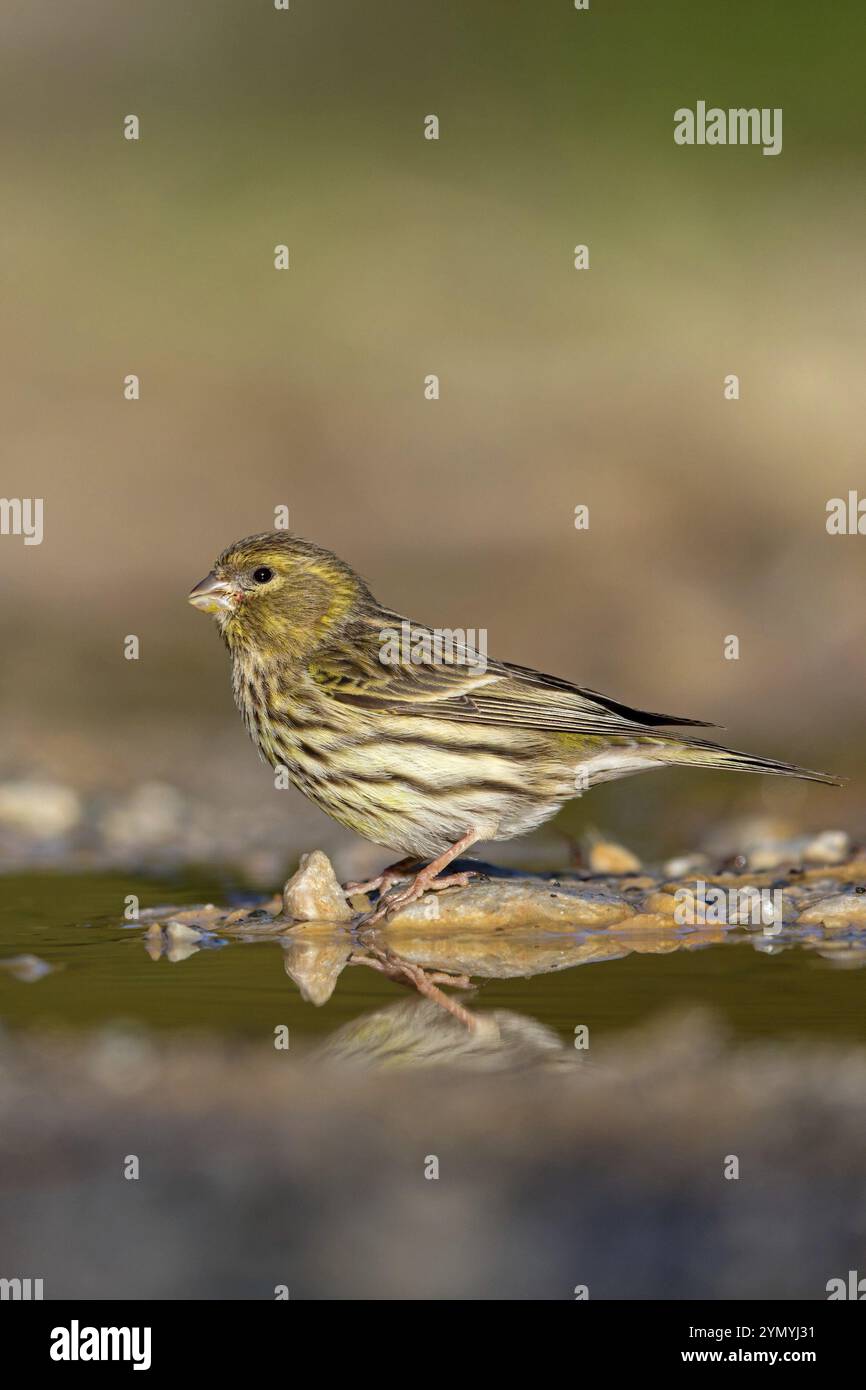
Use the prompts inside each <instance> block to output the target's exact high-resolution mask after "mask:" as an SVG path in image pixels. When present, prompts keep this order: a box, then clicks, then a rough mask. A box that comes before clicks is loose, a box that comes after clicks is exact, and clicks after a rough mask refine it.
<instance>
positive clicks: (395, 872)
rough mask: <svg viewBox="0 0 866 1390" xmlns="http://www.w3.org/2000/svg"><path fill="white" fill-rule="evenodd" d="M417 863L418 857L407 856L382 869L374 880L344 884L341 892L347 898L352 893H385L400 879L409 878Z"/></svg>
mask: <svg viewBox="0 0 866 1390" xmlns="http://www.w3.org/2000/svg"><path fill="white" fill-rule="evenodd" d="M417 863H418V856H417V855H414V854H409V855H407V856H406V858H405V859H401V860H399V862H398V863H396V864H389V865H388V867H387V869H383V870H382V872H381V873H380V874H377V876H376V877H375V878H368V879H366V880H365V882H363V883H344V884H343V892H344V893H345V894H346V897H347V898H351V897H352V894H353V893H375V892H376V891H377V890H378V892H380V893H385V892H387V890H388V889H389V888H390V887H391V886H392V885H393V884H394V883H396V882H397V880H398V879H400V878H410V877H411V872H410V871H411V869H412V867H413V865H415V864H417Z"/></svg>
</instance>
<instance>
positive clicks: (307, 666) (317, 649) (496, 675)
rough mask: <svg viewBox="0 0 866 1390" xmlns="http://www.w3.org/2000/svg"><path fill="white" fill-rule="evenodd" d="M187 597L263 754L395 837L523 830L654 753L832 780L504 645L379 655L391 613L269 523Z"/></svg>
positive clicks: (394, 623)
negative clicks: (225, 659) (721, 739)
mask: <svg viewBox="0 0 866 1390" xmlns="http://www.w3.org/2000/svg"><path fill="white" fill-rule="evenodd" d="M266 574H267V576H268V577H264V576H265V575H266ZM256 576H258V578H257V577H256ZM190 597H191V601H192V602H194V603H196V604H197V606H199V607H203V608H205V609H207V610H209V611H214V612H215V614H216V617H217V621H218V624H219V627H220V630H221V632H222V635H223V638H224V639H225V642H226V644H227V646H228V648H229V651H230V653H231V658H232V681H233V688H234V695H235V700H236V702H237V705H238V708H239V709H240V712H241V714H242V716H243V719H244V722H245V724H246V726H247V729H248V730H249V733H250V735H251V737H252V739H253V741H254V742H255V743H256V744H257V746H258V748H259V749H260V751H261V753H262V755H263V756H264V757H265V758H266V759H267V761H268V762H269V763H271V764H272V765H273V766H285V767H286V769H287V770H288V774H289V777H290V779H291V781H292V782H293V783H294V784H295V786H297V787H298V788H299V789H300V790H301V791H302V792H304V793H305V794H306V795H307V796H309V797H310V799H311V800H312V801H314V802H316V803H317V805H319V806H321V807H322V809H323V810H325V811H327V812H328V814H329V815H331V816H333V817H334V819H335V820H337V821H339V822H340V823H341V824H343V825H346V826H348V827H350V828H351V829H352V830H355V831H357V833H358V834H360V835H363V836H365V837H366V838H367V839H369V840H372V841H374V842H375V843H377V844H380V845H384V846H386V847H388V848H389V849H393V850H396V851H399V852H400V853H402V854H410V855H413V856H417V857H419V858H425V859H426V858H430V857H432V856H436V855H442V854H444V853H445V852H446V851H448V850H449V849H450V847H451V846H452V845H454V844H455V843H456V842H457V841H459V840H461V839H463V838H464V837H467V836H471V838H472V839H475V840H488V839H490V840H495V839H509V838H511V837H512V836H515V835H522V834H525V833H526V832H527V831H529V830H532V829H534V828H535V827H536V826H538V825H541V824H542V823H543V822H544V821H546V820H548V819H549V818H550V817H551V816H552V815H554V814H555V812H556V811H557V810H558V809H559V807H560V806H562V805H563V804H564V803H565V802H566V801H568V800H570V799H571V797H573V796H575V795H578V794H579V793H580V792H581V791H583V790H585V789H586V788H587V787H592V786H594V785H595V784H596V783H598V782H602V781H608V780H611V779H612V778H617V777H623V776H628V775H630V774H631V773H634V772H638V771H642V770H647V769H649V768H652V767H660V766H662V765H664V764H694V765H700V766H704V767H720V768H722V767H728V768H732V769H739V770H744V771H759V772H771V773H779V774H783V775H789V776H799V777H806V778H809V779H812V780H816V781H832V780H833V779H832V778H829V777H826V776H825V775H824V774H822V773H813V772H808V771H806V770H805V769H801V768H797V767H794V766H792V765H790V764H787V763H780V762H775V761H773V760H771V759H761V758H753V757H752V756H751V755H749V754H744V753H736V752H734V751H733V750H730V749H725V748H721V747H718V746H717V745H714V744H711V743H707V742H706V741H705V740H702V739H699V738H694V737H690V736H688V735H679V734H676V735H672V734H668V733H666V732H665V729H666V727H667V726H671V725H676V724H692V725H694V724H697V723H699V722H700V721H695V720H679V719H676V718H674V717H673V716H665V715H658V714H649V713H645V712H642V711H639V710H633V709H629V708H628V707H627V706H624V705H621V704H619V703H618V702H616V701H613V700H609V699H608V698H607V697H605V696H601V695H597V694H595V693H594V692H591V691H586V690H582V689H580V688H579V687H577V686H574V685H572V684H570V683H569V682H567V681H563V680H558V679H556V678H555V677H550V676H544V675H541V674H540V673H539V672H536V671H531V670H528V669H524V668H522V667H517V666H513V665H509V664H507V663H501V662H496V661H492V660H488V661H487V662H486V668H485V669H481V666H482V664H483V663H480V662H479V659H478V656H477V654H474V653H471V652H468V653H467V652H463V653H461V652H460V651H459V650H458V651H457V652H456V653H453V654H452V659H451V660H450V661H449V660H446V661H444V662H434V663H430V662H420V663H419V662H414V661H405V662H399V663H398V664H385V663H383V660H382V652H383V632H387V631H389V630H393V629H395V628H396V629H398V630H399V629H400V625H401V623H403V622H405V621H406V620H404V619H402V618H401V617H400V615H399V614H395V613H393V612H391V611H390V610H388V609H385V608H383V607H382V606H381V605H380V604H379V603H377V601H376V600H375V599H374V598H373V596H372V594H371V593H370V590H369V589H368V588H367V586H366V584H365V583H364V582H363V580H361V579H360V578H359V577H358V575H356V574H355V573H354V572H353V571H352V570H351V569H350V568H349V566H348V565H346V564H344V562H343V561H342V560H339V559H338V558H337V557H336V556H335V555H332V554H331V553H330V552H329V551H326V550H323V549H321V548H319V547H318V546H315V545H312V544H310V543H309V542H306V541H302V540H300V539H297V538H295V537H291V536H288V535H286V534H285V533H283V532H273V533H268V534H265V535H260V536H251V537H249V538H248V539H246V540H243V541H238V542H237V543H236V544H234V545H232V546H230V547H229V548H228V549H227V550H225V551H224V552H223V554H222V555H221V556H220V557H219V559H218V560H217V562H216V565H215V566H214V570H213V571H212V573H211V575H209V576H208V577H207V579H206V580H203V581H202V583H201V585H199V586H198V588H197V589H196V590H193V593H192V595H191V596H190ZM410 631H411V633H412V635H413V637H415V636H418V637H422V636H424V635H429V633H430V629H426V628H424V626H423V625H422V624H417V623H412V624H411V629H410ZM454 658H456V659H454Z"/></svg>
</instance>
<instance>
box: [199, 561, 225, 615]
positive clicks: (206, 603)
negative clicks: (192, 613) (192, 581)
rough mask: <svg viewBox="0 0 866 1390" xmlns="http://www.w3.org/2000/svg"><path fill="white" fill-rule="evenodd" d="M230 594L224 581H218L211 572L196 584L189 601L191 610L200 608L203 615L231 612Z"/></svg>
mask: <svg viewBox="0 0 866 1390" xmlns="http://www.w3.org/2000/svg"><path fill="white" fill-rule="evenodd" d="M230 593H231V586H230V585H229V584H227V583H226V581H225V580H224V579H218V578H217V576H216V575H215V574H214V572H213V570H211V572H210V574H206V575H205V577H204V579H201V580H199V582H198V584H196V586H195V588H194V589H193V591H192V593H191V594H190V596H189V601H190V603H191V604H192V606H193V608H200V609H201V611H202V612H203V613H219V612H220V611H228V612H231V609H232V602H231V598H230Z"/></svg>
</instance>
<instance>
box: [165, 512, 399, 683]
mask: <svg viewBox="0 0 866 1390" xmlns="http://www.w3.org/2000/svg"><path fill="white" fill-rule="evenodd" d="M371 597H372V596H371V594H370V591H369V589H368V588H367V586H366V584H365V583H364V581H363V580H362V579H361V578H359V576H358V575H357V574H355V572H354V571H353V570H352V569H350V567H349V566H348V565H347V564H345V563H344V562H343V561H342V560H340V559H338V557H337V556H336V555H332V554H331V552H330V551H329V550H323V549H321V547H319V546H317V545H312V544H311V543H310V542H309V541H303V540H301V539H300V538H299V537H297V536H290V535H288V533H287V532H285V531H269V532H266V533H265V534H263V535H260V536H247V538H246V539H245V540H242V541H235V543H234V544H233V545H230V546H228V547H227V549H226V550H224V551H223V553H222V555H220V557H219V559H218V560H217V561H216V564H215V565H214V567H213V569H212V570H211V572H210V574H207V575H205V577H204V579H202V580H201V581H200V582H199V583H198V584H196V586H195V588H194V589H193V591H192V593H191V594H190V596H189V601H190V603H191V604H192V605H193V607H194V608H200V609H201V610H202V612H205V613H211V614H213V616H214V617H215V618H216V621H217V625H218V627H219V629H220V631H221V633H222V635H223V637H224V638H225V641H226V643H227V645H228V647H229V649H230V650H231V651H236V650H243V651H246V652H250V653H253V654H255V655H256V656H258V657H260V658H261V659H262V660H267V659H268V658H269V657H288V658H295V659H301V658H303V657H304V656H307V655H309V654H310V653H311V652H313V651H315V650H316V648H317V647H319V646H320V645H321V644H322V643H323V642H326V641H328V640H329V639H331V638H332V637H333V636H334V635H335V633H337V632H339V631H341V630H342V629H343V628H344V627H345V625H346V623H347V621H348V620H349V619H350V618H351V616H352V614H353V612H354V611H355V610H356V608H357V606H358V604H359V603H363V602H364V601H365V600H369V599H371Z"/></svg>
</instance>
